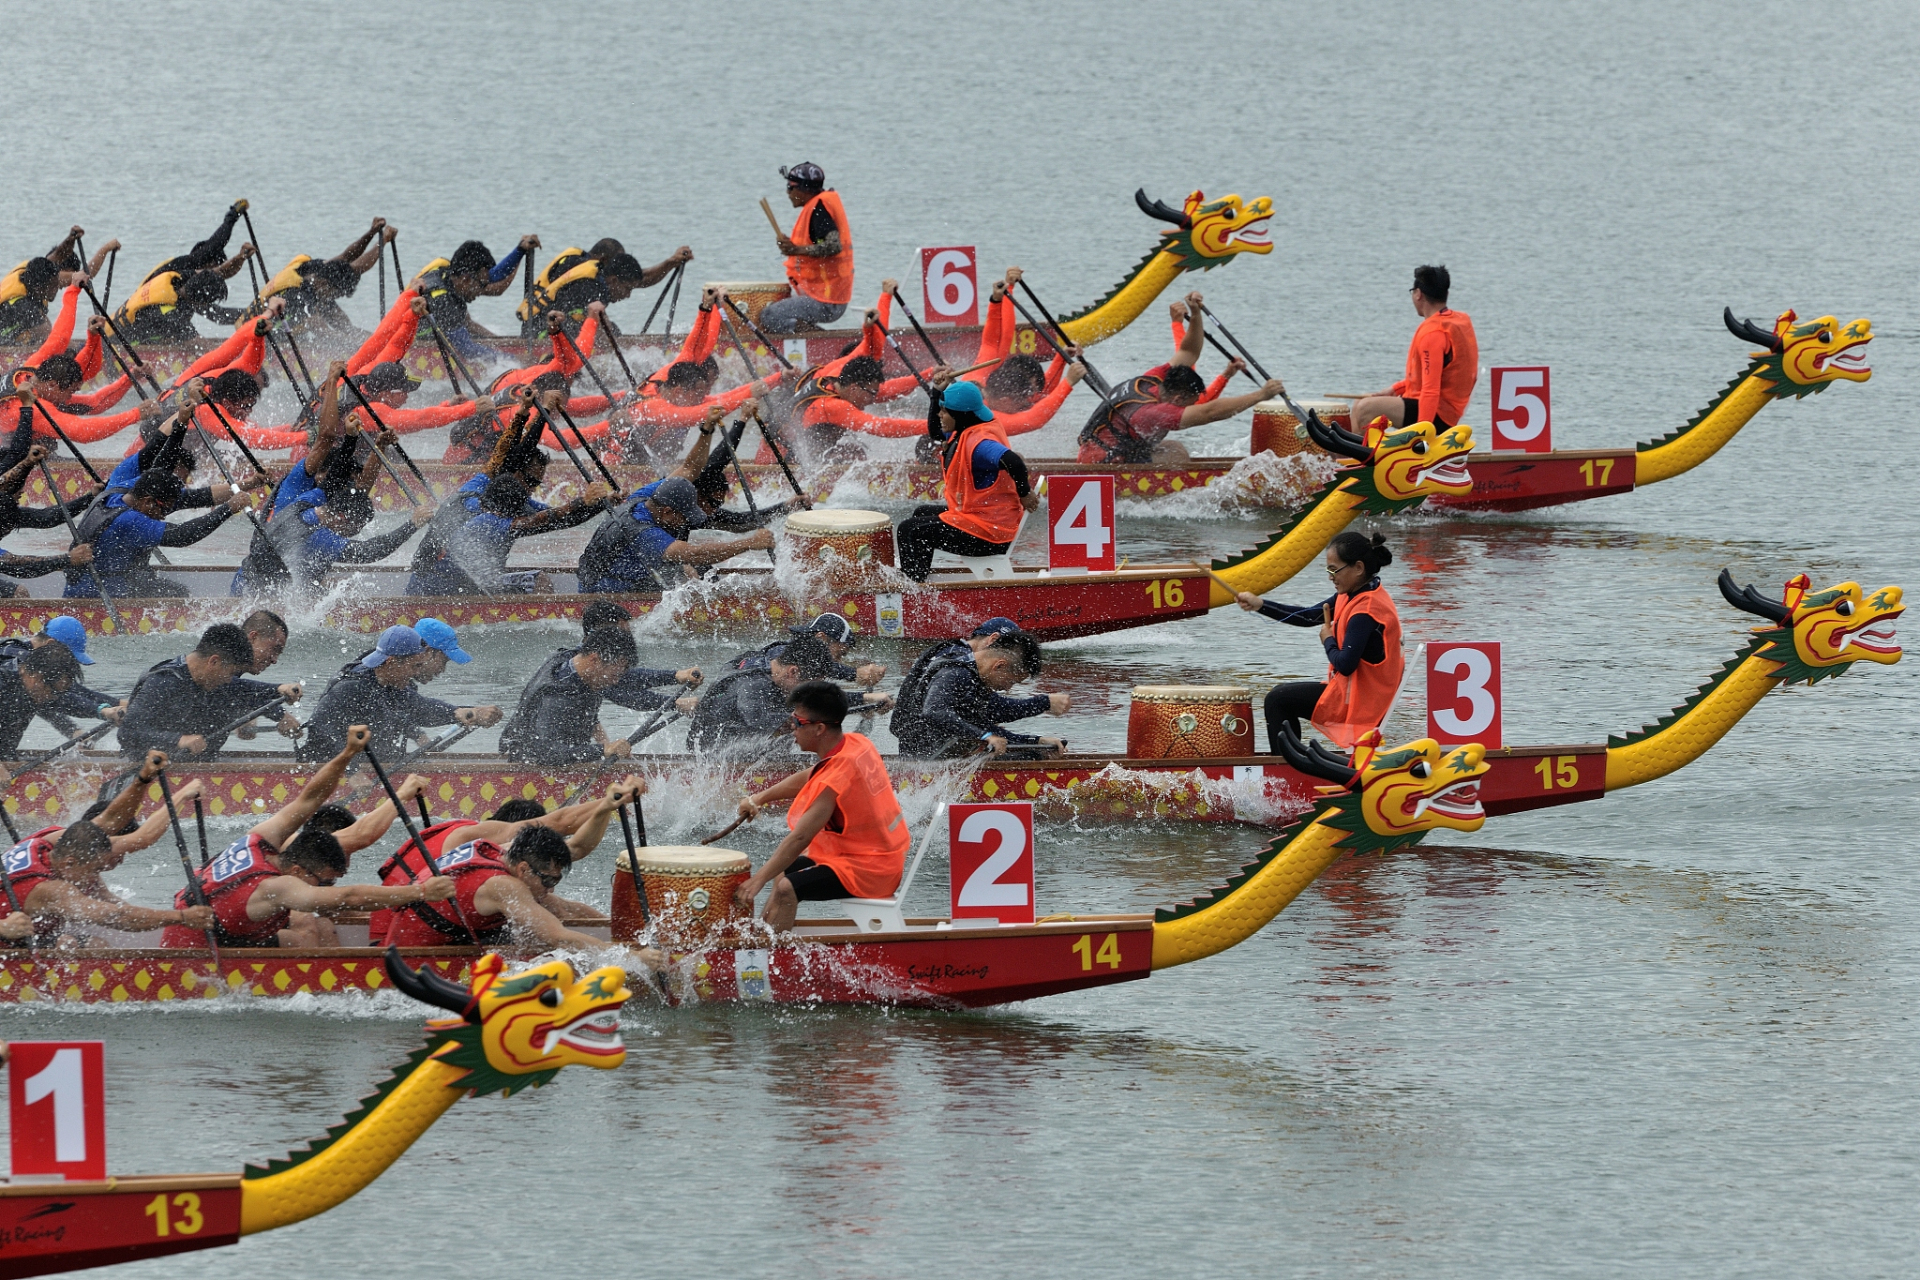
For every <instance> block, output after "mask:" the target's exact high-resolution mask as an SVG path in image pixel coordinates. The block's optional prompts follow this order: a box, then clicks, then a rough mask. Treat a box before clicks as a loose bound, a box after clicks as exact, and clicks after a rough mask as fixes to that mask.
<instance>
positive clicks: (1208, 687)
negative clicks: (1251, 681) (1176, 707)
mask: <svg viewBox="0 0 1920 1280" xmlns="http://www.w3.org/2000/svg"><path fill="white" fill-rule="evenodd" d="M1252 696H1253V694H1252V692H1251V691H1250V690H1248V689H1246V688H1245V687H1243V686H1241V685H1232V684H1137V685H1135V686H1134V687H1133V700H1134V701H1135V702H1245V701H1246V700H1247V699H1248V698H1250V697H1252Z"/></svg>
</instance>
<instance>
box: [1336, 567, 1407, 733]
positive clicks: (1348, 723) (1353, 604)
mask: <svg viewBox="0 0 1920 1280" xmlns="http://www.w3.org/2000/svg"><path fill="white" fill-rule="evenodd" d="M1358 613H1364V614H1366V615H1368V616H1369V617H1371V618H1372V619H1373V620H1374V621H1375V622H1377V623H1379V624H1380V641H1381V643H1382V644H1383V645H1384V646H1385V648H1386V657H1385V658H1383V659H1382V660H1381V661H1379V662H1368V661H1367V660H1366V659H1365V658H1362V659H1361V660H1360V665H1359V666H1357V667H1355V668H1354V669H1353V674H1352V675H1350V676H1343V675H1341V674H1340V673H1339V672H1338V671H1335V670H1334V669H1333V667H1332V666H1331V665H1329V666H1328V667H1327V687H1326V689H1325V690H1324V691H1323V692H1322V693H1321V694H1320V700H1319V701H1318V702H1316V703H1315V704H1314V707H1313V727H1314V728H1316V729H1318V730H1319V731H1320V732H1321V733H1324V734H1326V735H1327V737H1329V738H1331V739H1332V740H1333V741H1334V742H1337V743H1339V744H1340V745H1341V746H1343V747H1347V748H1349V749H1351V748H1352V746H1353V744H1354V743H1355V742H1358V741H1359V740H1360V735H1361V734H1363V733H1365V732H1367V731H1368V730H1369V729H1378V728H1379V727H1380V722H1381V721H1382V720H1384V719H1386V717H1387V709H1388V708H1389V707H1391V706H1392V705H1393V697H1394V695H1395V694H1396V693H1398V692H1399V691H1400V677H1401V675H1402V674H1403V673H1404V672H1405V671H1406V665H1407V662H1406V657H1405V655H1403V654H1402V653H1401V652H1400V613H1399V610H1397V609H1395V608H1394V605H1393V597H1392V596H1390V595H1388V594H1387V589H1386V588H1385V587H1382V586H1374V587H1370V588H1368V589H1367V590H1365V591H1356V592H1354V593H1352V594H1351V595H1348V594H1346V593H1344V592H1343V593H1341V595H1340V596H1339V597H1338V598H1337V599H1336V600H1335V601H1334V604H1333V642H1334V644H1335V645H1344V644H1345V643H1346V640H1347V620H1348V619H1350V618H1352V617H1353V616H1354V615H1355V614H1358Z"/></svg>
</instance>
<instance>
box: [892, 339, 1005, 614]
mask: <svg viewBox="0 0 1920 1280" xmlns="http://www.w3.org/2000/svg"><path fill="white" fill-rule="evenodd" d="M952 378H953V375H952V373H951V372H949V371H947V370H944V369H943V370H940V371H939V372H937V373H936V374H935V375H934V384H935V385H934V390H935V391H936V393H937V396H936V398H935V399H934V401H933V402H932V403H931V404H930V405H929V406H928V409H927V434H928V436H930V437H931V438H932V439H933V441H934V442H935V443H936V444H939V445H941V446H942V447H943V448H945V447H946V446H947V445H948V444H949V443H950V444H951V446H952V453H951V454H950V456H949V461H948V462H947V470H946V475H945V477H944V478H943V479H942V482H941V490H942V496H943V497H945V498H946V505H945V506H944V507H938V506H933V505H932V504H928V505H926V506H923V507H919V508H917V509H916V510H915V511H914V513H913V515H912V516H911V517H909V518H908V519H906V520H904V521H902V522H901V524H900V532H899V546H900V572H902V573H904V574H906V575H907V576H908V577H909V578H911V579H913V580H914V581H915V582H925V581H926V580H927V575H928V574H929V573H931V572H932V571H933V556H934V552H936V551H951V552H953V553H954V554H955V555H962V556H997V555H1005V554H1006V552H1007V549H1008V548H1009V547H1011V546H1012V545H1013V540H1014V538H1015V537H1016V536H1017V535H1018V534H1019V532H1020V523H1021V520H1022V519H1023V518H1024V517H1025V514H1026V513H1027V512H1029V511H1032V510H1034V509H1035V508H1037V507H1038V506H1039V505H1040V495H1039V494H1037V493H1035V492H1033V489H1032V487H1031V486H1030V485H1029V484H1028V481H1027V464H1026V460H1025V459H1023V458H1022V457H1021V456H1020V455H1019V454H1017V453H1015V452H1014V451H1013V446H1012V445H1010V444H1009V443H1008V442H1007V437H1006V435H1005V434H1004V433H1003V432H1002V431H1001V430H1000V428H999V427H998V426H996V425H994V414H993V410H991V409H989V408H987V402H986V399H985V398H984V396H983V395H982V394H981V391H980V388H979V387H977V386H975V385H974V384H973V383H971V382H954V381H953V380H952Z"/></svg>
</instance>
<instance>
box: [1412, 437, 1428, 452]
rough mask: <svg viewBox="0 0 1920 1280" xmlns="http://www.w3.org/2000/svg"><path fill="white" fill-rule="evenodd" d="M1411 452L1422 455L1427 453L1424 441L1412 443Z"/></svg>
mask: <svg viewBox="0 0 1920 1280" xmlns="http://www.w3.org/2000/svg"><path fill="white" fill-rule="evenodd" d="M1413 451H1414V452H1415V453H1419V454H1424V453H1425V452H1426V451H1427V442H1426V441H1425V440H1415V441H1414V442H1413Z"/></svg>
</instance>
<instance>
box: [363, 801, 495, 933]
mask: <svg viewBox="0 0 1920 1280" xmlns="http://www.w3.org/2000/svg"><path fill="white" fill-rule="evenodd" d="M472 825H473V819H471V818H452V819H449V820H448V821H446V822H436V823H434V824H433V825H432V826H430V827H426V828H424V829H423V830H422V831H421V832H420V839H421V840H422V841H424V842H425V844H426V846H427V851H428V852H429V853H431V854H432V855H433V856H434V859H435V860H436V861H437V860H438V859H439V858H440V856H441V854H442V853H443V852H445V850H446V846H447V837H448V836H450V835H452V834H453V833H454V832H456V831H460V830H463V829H464V828H467V827H470V826H472ZM403 857H404V858H407V864H406V865H407V867H409V868H411V869H412V870H413V872H414V874H412V875H408V874H407V873H406V871H404V870H402V868H401V862H400V859H401V858H403ZM374 874H375V875H377V876H379V877H380V883H381V884H384V885H396V884H412V883H413V882H414V881H415V880H424V879H426V878H427V877H428V876H429V875H431V874H432V872H430V871H428V870H427V868H426V863H425V861H424V860H423V859H422V858H421V857H420V846H419V845H417V844H415V843H414V842H413V839H412V837H408V838H407V839H406V840H404V841H402V842H401V844H400V847H399V848H398V849H396V850H394V852H393V856H392V857H390V858H388V859H387V860H386V861H385V862H383V863H381V864H380V869H379V870H378V871H376V872H374ZM392 927H393V909H392V908H391V907H376V908H374V910H373V912H372V914H371V915H369V916H368V917H367V942H368V943H369V945H372V946H376V947H384V946H385V945H386V944H387V932H388V931H389V930H390V929H391V928H392ZM461 936H462V937H465V936H466V935H464V934H462V935H461Z"/></svg>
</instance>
